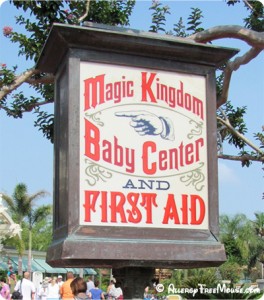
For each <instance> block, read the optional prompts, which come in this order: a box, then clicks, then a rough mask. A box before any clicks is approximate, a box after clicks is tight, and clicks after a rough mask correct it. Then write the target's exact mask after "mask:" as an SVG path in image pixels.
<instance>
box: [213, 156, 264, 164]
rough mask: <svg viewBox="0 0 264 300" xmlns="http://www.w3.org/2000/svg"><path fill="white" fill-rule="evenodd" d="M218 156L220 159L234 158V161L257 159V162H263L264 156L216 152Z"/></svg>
mask: <svg viewBox="0 0 264 300" xmlns="http://www.w3.org/2000/svg"><path fill="white" fill-rule="evenodd" d="M217 157H218V158H221V159H228V160H235V161H249V160H250V161H258V162H263V163H264V157H256V156H252V155H241V156H236V155H227V154H218V155H217Z"/></svg>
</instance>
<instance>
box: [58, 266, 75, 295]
mask: <svg viewBox="0 0 264 300" xmlns="http://www.w3.org/2000/svg"><path fill="white" fill-rule="evenodd" d="M66 278H67V280H66V281H65V282H64V283H63V284H62V286H61V287H60V295H61V298H62V299H73V298H74V295H73V293H72V290H71V282H72V281H73V279H74V275H73V273H72V272H67V275H66Z"/></svg>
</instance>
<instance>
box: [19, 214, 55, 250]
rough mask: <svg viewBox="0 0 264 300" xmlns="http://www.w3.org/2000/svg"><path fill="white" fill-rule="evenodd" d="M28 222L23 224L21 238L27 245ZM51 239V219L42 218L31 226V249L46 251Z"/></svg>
mask: <svg viewBox="0 0 264 300" xmlns="http://www.w3.org/2000/svg"><path fill="white" fill-rule="evenodd" d="M28 238H29V224H26V223H25V224H24V225H23V232H22V239H23V241H24V242H25V245H27V247H26V249H28V243H29V239H28ZM51 241H52V223H51V220H48V219H46V218H45V219H42V220H41V221H39V222H36V223H35V224H34V226H33V228H32V250H36V251H47V249H48V247H49V246H50V244H51Z"/></svg>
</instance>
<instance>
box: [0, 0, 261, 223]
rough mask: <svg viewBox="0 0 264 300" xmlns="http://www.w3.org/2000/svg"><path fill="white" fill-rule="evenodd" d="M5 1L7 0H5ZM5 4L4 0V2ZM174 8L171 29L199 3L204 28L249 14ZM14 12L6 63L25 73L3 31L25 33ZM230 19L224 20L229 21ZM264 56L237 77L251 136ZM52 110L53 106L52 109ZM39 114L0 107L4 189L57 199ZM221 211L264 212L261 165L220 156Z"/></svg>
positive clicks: (5, 12) (3, 22)
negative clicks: (19, 114)
mask: <svg viewBox="0 0 264 300" xmlns="http://www.w3.org/2000/svg"><path fill="white" fill-rule="evenodd" d="M2 2H3V1H2ZM0 3H1V0H0ZM150 3H151V2H150V1H138V2H137V5H136V9H135V11H134V13H133V16H132V18H131V21H130V27H131V28H134V29H140V30H145V31H148V30H149V27H150V25H151V11H150V10H149V7H150ZM163 3H164V4H167V5H168V6H169V7H170V8H171V14H170V15H168V16H167V23H166V29H167V30H170V29H172V27H173V24H175V23H177V22H178V20H179V18H180V17H181V16H182V17H183V20H184V21H186V20H187V18H188V16H189V14H190V12H191V9H190V8H191V7H199V8H200V9H201V10H202V11H203V16H204V19H203V27H204V28H209V27H213V26H217V25H242V21H241V20H242V19H243V18H244V17H246V16H247V12H246V10H245V8H244V7H243V4H242V3H240V4H238V5H235V6H233V7H228V6H227V5H226V4H225V3H224V2H223V1H167V2H165V1H164V2H163ZM14 15H18V13H17V10H16V9H14V8H13V7H12V6H10V4H9V2H7V1H5V2H3V3H2V5H1V7H0V29H1V31H0V63H6V64H7V66H14V65H18V67H19V68H18V71H19V72H22V71H24V70H25V69H26V68H28V67H31V66H32V65H31V63H30V62H25V60H24V59H23V58H22V57H18V55H17V51H18V49H17V46H16V45H14V44H11V43H10V42H9V41H8V39H7V38H5V37H4V36H3V34H2V28H3V27H4V26H11V27H13V28H14V30H15V31H21V30H22V29H21V28H19V25H17V24H15V19H14ZM223 19H224V21H223ZM214 44H215V45H219V46H224V47H232V48H239V49H241V53H244V51H245V50H246V49H248V46H247V45H245V43H243V42H240V41H235V40H233V39H232V40H231V39H224V40H219V41H217V42H214ZM263 58H264V54H263V53H262V54H261V55H259V56H258V57H257V58H256V59H255V60H254V61H252V62H250V63H249V64H248V65H245V66H242V67H241V68H240V69H239V70H238V71H236V72H235V73H234V75H233V78H232V83H231V87H230V94H229V99H230V100H231V102H232V104H233V105H234V106H235V107H236V106H247V114H246V122H247V125H248V134H247V138H249V139H250V140H254V139H253V134H254V133H256V132H261V128H262V126H263V125H264V60H263ZM22 89H23V91H25V93H27V94H28V95H30V94H31V93H32V91H31V90H30V89H28V87H27V86H26V85H24V86H23V88H22ZM49 109H52V107H50V108H49ZM35 118H36V116H34V115H32V114H25V115H24V117H23V118H22V119H13V118H10V117H7V116H6V115H5V113H4V112H3V111H0V192H2V193H6V194H8V195H12V193H13V190H14V187H15V186H16V185H17V184H18V183H21V182H23V183H25V184H26V185H27V187H28V192H29V193H30V194H33V193H35V192H37V191H40V190H45V191H48V192H49V193H50V195H49V196H47V197H46V198H43V199H42V200H40V201H39V202H38V203H39V204H46V203H52V192H53V145H52V144H51V143H50V142H49V141H48V140H46V139H45V138H44V137H43V136H42V133H41V132H40V131H38V129H37V128H35V127H34V119H35ZM237 152H238V151H237V150H236V149H234V148H233V147H229V146H225V147H224V153H225V154H236V153H237ZM218 168H219V172H218V181H219V212H220V214H228V215H230V216H232V215H235V214H237V213H243V214H246V216H247V217H248V218H250V219H254V213H255V212H263V211H264V200H262V193H263V192H264V184H263V176H264V172H263V170H262V168H263V166H262V165H261V164H260V163H253V164H252V165H251V166H250V167H249V168H246V167H244V168H242V167H241V164H240V163H239V162H232V161H227V160H218Z"/></svg>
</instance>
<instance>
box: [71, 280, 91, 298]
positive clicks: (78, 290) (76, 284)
mask: <svg viewBox="0 0 264 300" xmlns="http://www.w3.org/2000/svg"><path fill="white" fill-rule="evenodd" d="M70 286H71V290H72V293H73V295H74V299H75V300H88V299H89V297H88V295H87V294H86V291H87V284H86V282H85V280H84V279H83V278H81V277H76V278H74V279H73V281H72V282H71V284H70Z"/></svg>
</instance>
